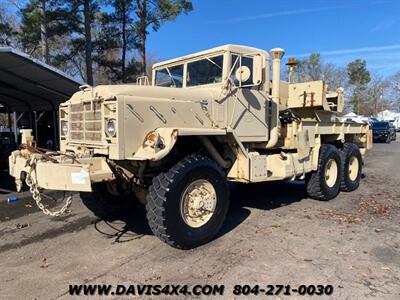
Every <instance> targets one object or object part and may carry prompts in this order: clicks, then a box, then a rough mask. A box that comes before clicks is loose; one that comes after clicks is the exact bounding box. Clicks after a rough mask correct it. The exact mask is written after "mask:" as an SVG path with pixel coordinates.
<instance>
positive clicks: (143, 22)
mask: <svg viewBox="0 0 400 300" xmlns="http://www.w3.org/2000/svg"><path fill="white" fill-rule="evenodd" d="M139 2H141V4H142V5H141V7H139V13H138V17H139V19H140V25H139V54H140V65H141V66H140V73H141V75H143V76H144V75H146V73H147V72H146V36H147V32H146V29H147V0H141V1H139Z"/></svg>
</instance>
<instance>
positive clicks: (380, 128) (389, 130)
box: [372, 122, 396, 143]
mask: <svg viewBox="0 0 400 300" xmlns="http://www.w3.org/2000/svg"><path fill="white" fill-rule="evenodd" d="M372 132H373V138H374V142H377V141H383V142H386V143H390V142H391V141H393V140H396V130H395V129H394V126H391V125H390V123H389V122H373V123H372Z"/></svg>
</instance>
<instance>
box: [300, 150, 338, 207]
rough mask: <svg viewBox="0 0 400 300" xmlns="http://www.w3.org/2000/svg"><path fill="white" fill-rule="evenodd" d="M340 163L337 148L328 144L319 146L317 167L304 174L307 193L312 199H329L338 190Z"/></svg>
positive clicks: (335, 194) (334, 195)
mask: <svg viewBox="0 0 400 300" xmlns="http://www.w3.org/2000/svg"><path fill="white" fill-rule="evenodd" d="M341 174H342V163H341V156H340V152H339V150H338V149H337V148H336V147H335V146H333V145H329V144H324V145H322V146H321V150H320V154H319V160H318V169H317V171H315V172H311V173H309V174H308V175H307V176H306V186H307V193H308V195H309V196H310V197H311V198H313V199H318V200H330V199H332V198H335V197H336V196H337V194H338V193H339V190H340V181H341V178H340V177H341Z"/></svg>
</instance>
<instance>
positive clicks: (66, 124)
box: [61, 122, 68, 135]
mask: <svg viewBox="0 0 400 300" xmlns="http://www.w3.org/2000/svg"><path fill="white" fill-rule="evenodd" d="M61 131H62V134H63V135H67V133H68V123H67V122H63V123H62V127H61Z"/></svg>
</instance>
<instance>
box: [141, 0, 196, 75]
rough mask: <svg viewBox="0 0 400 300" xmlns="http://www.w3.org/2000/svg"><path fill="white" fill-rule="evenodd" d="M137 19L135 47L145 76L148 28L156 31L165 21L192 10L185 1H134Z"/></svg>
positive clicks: (189, 2) (191, 6)
mask: <svg viewBox="0 0 400 300" xmlns="http://www.w3.org/2000/svg"><path fill="white" fill-rule="evenodd" d="M134 9H135V14H136V17H137V20H136V22H135V23H134V25H135V30H136V46H137V48H138V50H139V56H140V64H141V66H140V72H141V74H142V75H145V74H146V39H147V35H148V34H149V32H148V29H149V27H150V28H152V30H153V31H157V30H158V29H159V28H160V27H161V25H162V24H163V23H165V22H167V21H174V20H175V19H176V17H177V16H178V15H180V14H181V13H185V14H186V13H188V12H190V11H191V10H192V9H193V5H192V2H191V1H186V0H134Z"/></svg>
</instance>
